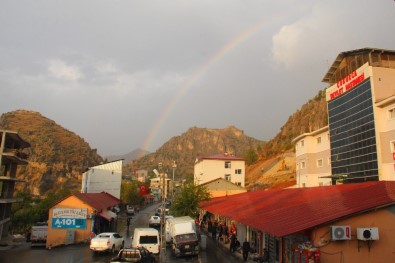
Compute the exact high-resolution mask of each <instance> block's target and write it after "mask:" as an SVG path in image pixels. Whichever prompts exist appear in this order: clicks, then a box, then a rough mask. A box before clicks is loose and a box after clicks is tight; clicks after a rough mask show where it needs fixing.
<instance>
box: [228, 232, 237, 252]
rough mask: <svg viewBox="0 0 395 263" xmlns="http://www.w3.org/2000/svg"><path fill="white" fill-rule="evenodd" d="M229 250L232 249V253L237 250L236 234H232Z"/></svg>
mask: <svg viewBox="0 0 395 263" xmlns="http://www.w3.org/2000/svg"><path fill="white" fill-rule="evenodd" d="M229 250H230V253H233V252H235V251H236V236H235V235H234V234H231V236H230V246H229Z"/></svg>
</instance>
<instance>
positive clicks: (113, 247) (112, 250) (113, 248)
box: [111, 245, 115, 254]
mask: <svg viewBox="0 0 395 263" xmlns="http://www.w3.org/2000/svg"><path fill="white" fill-rule="evenodd" d="M111 254H115V245H112V248H111Z"/></svg>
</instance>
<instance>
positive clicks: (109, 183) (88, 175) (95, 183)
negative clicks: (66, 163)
mask: <svg viewBox="0 0 395 263" xmlns="http://www.w3.org/2000/svg"><path fill="white" fill-rule="evenodd" d="M122 161H123V160H118V161H113V162H109V163H105V164H100V165H97V166H93V167H90V168H89V169H88V171H86V172H85V173H83V174H82V187H81V193H101V192H107V193H110V194H111V195H113V196H115V197H116V198H120V197H121V181H122Z"/></svg>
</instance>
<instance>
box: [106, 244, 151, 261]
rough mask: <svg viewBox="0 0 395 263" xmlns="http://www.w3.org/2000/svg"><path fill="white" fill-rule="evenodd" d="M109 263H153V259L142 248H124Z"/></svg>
mask: <svg viewBox="0 0 395 263" xmlns="http://www.w3.org/2000/svg"><path fill="white" fill-rule="evenodd" d="M111 262H113V263H115V262H119V263H121V262H122V263H123V262H135V263H139V262H141V263H154V262H155V257H154V256H153V255H152V254H151V253H150V252H149V251H148V250H147V249H146V248H144V247H138V248H137V247H136V248H124V249H121V250H120V251H119V253H118V256H116V257H115V258H112V259H111Z"/></svg>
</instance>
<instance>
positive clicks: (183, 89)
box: [142, 17, 273, 150]
mask: <svg viewBox="0 0 395 263" xmlns="http://www.w3.org/2000/svg"><path fill="white" fill-rule="evenodd" d="M272 18H273V17H270V18H266V19H263V20H261V21H259V23H257V24H255V25H254V26H252V27H250V28H248V29H247V30H246V31H244V32H242V33H241V34H239V35H237V36H236V37H235V38H233V39H232V40H231V41H229V42H228V43H227V44H226V45H225V46H223V47H222V48H221V49H220V50H219V51H217V52H216V53H215V54H214V55H212V56H211V57H210V58H209V60H208V61H207V62H206V63H204V64H203V65H202V66H201V67H199V68H198V69H197V70H196V71H195V72H194V73H193V74H192V76H191V77H190V78H189V79H188V80H187V81H185V83H183V84H182V85H181V87H180V89H179V90H178V92H177V93H176V95H175V96H174V98H173V99H172V100H171V101H170V103H169V104H168V105H167V106H166V107H165V108H164V110H163V111H162V112H161V114H160V115H159V117H158V119H157V121H156V122H155V125H154V126H153V127H152V129H151V131H150V133H149V135H148V136H147V138H146V139H145V141H144V143H143V146H142V149H144V150H148V149H149V148H150V147H151V144H152V142H153V141H154V139H155V137H156V136H157V134H158V132H159V130H160V128H161V127H162V126H163V124H164V123H165V121H166V120H167V117H168V116H169V115H170V112H171V111H172V110H173V109H174V108H175V106H176V104H177V102H178V101H179V100H180V98H181V97H182V96H183V95H184V94H185V93H186V92H187V91H188V89H189V88H190V87H192V84H193V83H195V82H196V80H198V79H199V78H200V77H201V76H202V75H203V74H204V73H205V72H206V71H207V70H208V68H209V67H210V66H211V65H212V64H214V63H216V62H217V61H218V60H220V59H221V58H223V57H224V56H225V55H226V54H227V53H229V52H230V51H231V50H232V49H234V48H235V47H237V46H238V45H240V44H241V43H243V42H245V41H246V40H247V39H249V38H250V37H251V36H253V35H254V34H256V33H257V32H259V31H260V30H261V29H262V28H263V27H264V26H265V25H266V24H267V22H268V21H272Z"/></svg>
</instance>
